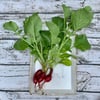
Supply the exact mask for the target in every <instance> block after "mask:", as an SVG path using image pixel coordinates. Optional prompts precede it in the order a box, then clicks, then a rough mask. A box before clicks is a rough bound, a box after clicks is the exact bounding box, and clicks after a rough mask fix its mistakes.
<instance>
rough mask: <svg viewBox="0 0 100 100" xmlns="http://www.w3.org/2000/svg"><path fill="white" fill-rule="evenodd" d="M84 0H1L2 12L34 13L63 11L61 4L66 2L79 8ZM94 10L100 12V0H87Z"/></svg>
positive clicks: (72, 6) (86, 3)
mask: <svg viewBox="0 0 100 100" xmlns="http://www.w3.org/2000/svg"><path fill="white" fill-rule="evenodd" d="M82 3H83V0H0V7H1V9H0V13H32V12H42V13H47V12H54V13H55V12H61V11H62V10H61V5H62V4H66V5H68V6H69V7H71V8H74V9H77V8H80V7H81V6H82ZM84 4H85V5H90V6H91V7H92V8H93V11H95V12H100V0H96V1H95V0H92V1H91V0H85V3H84Z"/></svg>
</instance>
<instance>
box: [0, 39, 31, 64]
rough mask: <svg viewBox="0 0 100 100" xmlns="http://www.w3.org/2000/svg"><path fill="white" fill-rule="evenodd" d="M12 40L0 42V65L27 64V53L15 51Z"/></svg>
mask: <svg viewBox="0 0 100 100" xmlns="http://www.w3.org/2000/svg"><path fill="white" fill-rule="evenodd" d="M14 42H15V41H14V40H0V64H27V63H28V64H29V58H30V57H29V53H28V51H23V52H22V51H16V50H15V49H14V48H13V44H14Z"/></svg>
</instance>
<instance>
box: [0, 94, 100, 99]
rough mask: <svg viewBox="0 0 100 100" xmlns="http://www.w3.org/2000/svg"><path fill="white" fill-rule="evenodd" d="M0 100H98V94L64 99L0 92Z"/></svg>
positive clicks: (79, 95)
mask: <svg viewBox="0 0 100 100" xmlns="http://www.w3.org/2000/svg"><path fill="white" fill-rule="evenodd" d="M40 98H41V99H40ZM58 98H59V99H58ZM0 100H100V94H99V93H92V95H91V93H77V95H69V96H64V97H54V96H52V97H50V96H42V97H41V96H38V95H36V94H33V95H30V94H29V92H0Z"/></svg>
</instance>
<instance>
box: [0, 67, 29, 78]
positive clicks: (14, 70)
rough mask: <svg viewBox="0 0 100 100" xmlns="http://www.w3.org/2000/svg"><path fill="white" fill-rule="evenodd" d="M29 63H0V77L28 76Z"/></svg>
mask: <svg viewBox="0 0 100 100" xmlns="http://www.w3.org/2000/svg"><path fill="white" fill-rule="evenodd" d="M28 75H29V65H0V77H14V76H16V77H17V76H28Z"/></svg>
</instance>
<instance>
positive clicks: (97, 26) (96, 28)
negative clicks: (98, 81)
mask: <svg viewBox="0 0 100 100" xmlns="http://www.w3.org/2000/svg"><path fill="white" fill-rule="evenodd" d="M30 15H31V14H0V39H2V38H16V35H15V34H14V33H12V32H9V31H5V30H4V29H3V23H5V22H6V21H10V20H12V21H15V22H16V23H17V24H18V25H19V27H20V28H22V26H23V20H24V18H25V17H27V16H30ZM58 15H59V16H62V14H39V16H40V17H41V19H42V20H43V24H44V22H45V21H48V20H51V17H54V16H58ZM99 20H100V13H97V14H94V18H93V20H92V23H91V25H90V26H89V27H88V28H85V29H83V30H82V31H81V32H80V33H86V34H87V36H88V37H92V38H94V37H95V38H100V34H99V33H100V21H99ZM17 37H18V36H17Z"/></svg>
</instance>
